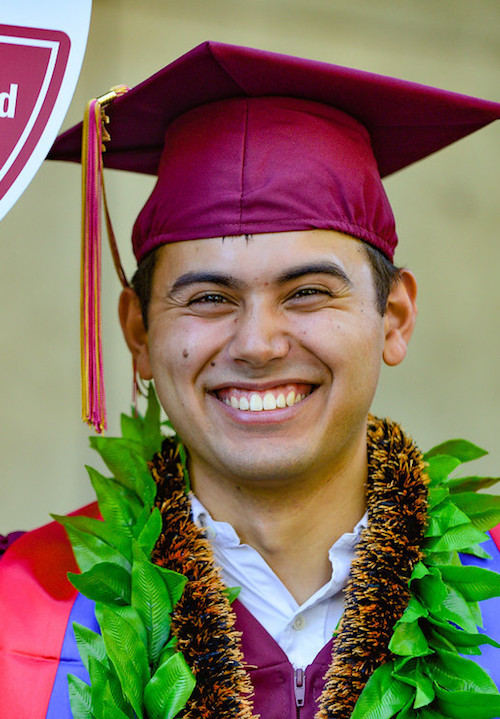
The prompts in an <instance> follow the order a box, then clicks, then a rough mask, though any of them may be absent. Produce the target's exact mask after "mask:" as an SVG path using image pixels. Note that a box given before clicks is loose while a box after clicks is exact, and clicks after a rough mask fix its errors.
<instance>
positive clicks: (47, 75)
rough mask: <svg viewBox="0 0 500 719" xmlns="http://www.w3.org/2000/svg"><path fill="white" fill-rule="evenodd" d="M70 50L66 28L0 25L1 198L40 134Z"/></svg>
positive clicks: (57, 91) (22, 165)
mask: <svg viewBox="0 0 500 719" xmlns="http://www.w3.org/2000/svg"><path fill="white" fill-rule="evenodd" d="M69 50H70V39H69V37H68V36H67V35H66V33H64V32H61V31H57V30H42V29H39V28H25V27H14V26H10V25H0V201H1V199H2V198H3V197H4V195H5V193H6V192H7V191H8V190H9V188H10V187H12V185H13V183H14V182H15V181H16V179H17V178H18V177H19V174H20V173H21V171H22V169H23V167H24V166H25V165H26V163H27V161H28V160H29V158H30V157H31V155H32V153H33V152H34V150H35V148H36V146H37V144H38V141H39V140H40V138H41V136H42V133H43V131H44V128H45V126H46V125H47V122H48V120H49V118H50V115H51V112H52V109H53V107H54V104H55V102H56V100H57V97H58V94H59V90H60V88H61V83H62V80H63V78H64V73H65V70H66V64H67V61H68V55H69Z"/></svg>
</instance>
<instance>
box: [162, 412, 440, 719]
mask: <svg viewBox="0 0 500 719" xmlns="http://www.w3.org/2000/svg"><path fill="white" fill-rule="evenodd" d="M151 471H152V474H153V477H154V479H155V481H156V483H157V485H158V494H157V506H158V507H159V508H160V510H161V512H162V516H163V530H162V534H161V535H160V538H159V540H158V543H157V545H156V548H155V550H154V553H153V557H152V559H153V561H154V562H155V563H156V564H158V565H160V566H164V567H168V569H172V570H174V571H177V572H180V573H181V574H184V575H185V576H186V577H187V579H188V583H187V585H186V589H185V591H184V594H183V597H182V599H181V600H180V601H179V603H178V604H177V606H176V608H175V611H174V614H173V617H172V631H173V633H174V634H175V636H176V637H177V639H178V648H179V650H180V651H182V653H183V655H184V657H185V659H186V661H187V663H188V664H189V666H190V667H191V669H192V671H193V673H194V675H195V677H196V688H195V689H194V691H193V694H192V695H191V697H190V699H189V701H188V703H187V705H186V707H185V709H184V712H183V714H182V717H183V719H252V717H253V714H252V706H251V700H250V696H251V693H252V687H251V682H250V678H249V676H248V674H247V673H246V671H245V667H244V659H243V655H242V652H241V649H240V642H239V634H238V632H236V631H235V629H234V624H235V620H236V617H235V615H234V612H233V611H232V609H231V607H230V604H229V601H228V599H227V596H226V594H225V593H224V584H223V583H222V580H221V578H220V575H219V571H218V569H217V568H216V567H215V564H214V561H213V557H212V552H211V549H210V544H209V542H208V541H207V540H206V539H205V538H204V537H203V535H202V533H201V531H200V530H199V529H198V528H197V527H196V526H195V525H194V523H193V521H192V519H191V509H190V502H189V498H188V497H187V495H186V493H185V489H184V479H183V472H182V466H181V463H180V459H179V456H178V451H177V448H176V445H175V444H174V443H173V442H172V440H166V441H165V443H164V446H163V450H162V453H161V455H157V456H156V457H155V459H154V460H153V462H152V464H151ZM367 506H368V527H367V528H366V529H365V530H364V531H363V534H362V536H361V540H360V542H359V543H358V546H357V548H356V556H355V559H354V561H353V564H352V567H351V575H350V578H349V581H348V584H347V588H346V591H345V597H346V603H345V610H344V614H343V616H342V620H341V623H340V626H339V629H338V632H337V634H336V636H335V640H334V645H333V658H332V663H331V665H330V668H329V670H328V672H327V674H326V677H325V679H326V683H325V687H324V690H323V693H322V695H321V697H320V709H319V712H318V714H317V715H316V716H317V719H349V717H350V716H351V714H352V711H353V709H354V705H355V704H356V701H357V699H358V697H359V695H360V694H361V692H362V690H363V687H364V686H365V684H366V682H367V681H368V679H369V677H370V676H371V674H372V673H373V672H374V670H375V669H376V668H377V667H378V666H380V665H381V664H384V663H385V662H387V661H389V660H390V659H391V653H390V651H389V649H388V644H389V641H390V639H391V636H392V633H393V629H394V624H395V623H396V621H397V620H398V619H399V618H400V617H401V615H402V614H403V612H404V610H405V609H406V607H407V605H408V601H409V598H410V593H409V589H408V581H409V578H410V575H411V572H412V569H413V567H414V566H415V564H416V563H417V562H418V561H419V560H420V559H421V556H422V553H421V550H420V546H421V544H422V540H423V536H424V532H425V528H426V523H427V479H426V477H425V474H424V463H423V460H422V455H421V453H420V451H419V450H418V449H417V448H416V447H415V445H414V444H413V443H412V441H411V440H410V439H409V438H408V437H407V436H405V434H404V433H403V432H402V430H401V428H400V427H399V426H398V425H397V424H395V423H392V422H389V421H387V420H378V419H375V418H373V417H370V421H369V425H368V484H367Z"/></svg>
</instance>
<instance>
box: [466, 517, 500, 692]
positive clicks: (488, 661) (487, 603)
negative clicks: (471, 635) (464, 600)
mask: <svg viewBox="0 0 500 719" xmlns="http://www.w3.org/2000/svg"><path fill="white" fill-rule="evenodd" d="M489 534H490V539H489V540H488V541H487V542H485V543H484V544H482V545H481V546H482V547H483V549H485V550H486V552H487V553H488V554H489V557H488V558H484V559H482V558H479V557H475V556H473V555H471V554H462V555H461V560H462V564H463V565H464V566H474V567H482V568H483V569H488V570H490V571H492V572H495V573H497V574H500V525H498V526H497V527H495V528H494V529H492V530H490V532H489ZM480 605H481V614H482V618H483V625H482V628H481V629H480V631H482V632H484V633H486V634H488V636H490V637H491V638H492V639H494V640H495V641H496V642H498V643H500V596H493V597H491V599H486V600H484V601H482V602H481V603H480ZM498 654H499V650H498V649H497V648H496V647H494V646H491V645H489V644H484V645H482V646H481V654H480V655H478V656H474V657H469V658H471V659H474V660H475V661H476V662H477V663H478V664H479V665H480V666H482V667H483V669H486V671H487V672H488V674H489V675H490V676H491V678H492V679H493V680H494V681H495V683H496V685H497V687H498V688H499V689H500V662H499V657H498Z"/></svg>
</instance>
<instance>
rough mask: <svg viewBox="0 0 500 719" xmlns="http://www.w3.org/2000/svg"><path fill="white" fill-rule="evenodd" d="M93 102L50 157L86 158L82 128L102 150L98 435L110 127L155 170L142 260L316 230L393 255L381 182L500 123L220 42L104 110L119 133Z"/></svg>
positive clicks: (93, 331) (113, 153)
mask: <svg viewBox="0 0 500 719" xmlns="http://www.w3.org/2000/svg"><path fill="white" fill-rule="evenodd" d="M120 92H121V91H120ZM93 103H94V104H93V105H92V103H91V104H90V105H89V107H90V106H92V112H91V113H89V111H88V112H87V116H86V117H87V120H86V123H85V126H84V128H83V130H82V125H78V126H76V127H74V128H72V129H70V130H68V131H67V132H65V133H64V134H63V135H61V136H60V137H59V138H58V139H57V140H56V142H55V144H54V146H53V148H52V150H51V152H50V154H49V158H51V159H56V160H69V161H75V162H77V161H80V157H81V145H82V136H83V138H84V143H83V144H84V147H85V146H87V145H88V147H89V148H90V147H92V148H93V149H91V151H89V152H88V153H84V156H85V158H86V160H85V164H86V166H87V171H86V174H85V177H86V183H87V184H86V188H87V189H86V194H84V197H87V206H88V207H89V208H90V210H89V212H88V213H87V212H85V213H84V251H83V257H84V267H83V272H82V277H83V287H84V289H83V294H82V308H83V311H82V318H83V319H82V326H83V331H82V337H83V340H84V350H83V353H82V372H83V375H84V376H87V380H84V382H83V385H82V386H83V388H84V398H83V399H84V405H85V406H86V405H87V404H89V402H88V397H90V398H91V400H90V405H91V407H90V409H86V410H85V411H84V415H85V416H86V417H87V419H88V421H89V422H91V423H93V424H94V425H95V426H96V428H97V429H98V431H99V429H100V428H102V427H103V426H105V419H103V416H104V411H103V407H102V406H100V408H99V407H98V406H99V405H103V384H102V381H103V380H102V367H101V358H100V339H99V336H100V329H99V328H100V322H99V319H98V318H99V303H100V290H99V283H98V280H97V279H96V278H97V277H98V275H99V257H100V254H99V250H98V249H97V248H98V246H99V229H98V228H99V211H98V210H96V207H98V203H97V202H96V195H99V191H100V190H99V189H97V192H96V187H97V188H98V187H99V186H100V179H98V178H99V176H100V167H101V158H100V146H101V139H102V137H103V136H104V139H105V144H106V152H105V153H104V154H103V156H102V162H103V163H104V166H105V167H110V168H117V169H122V170H130V171H133V172H142V173H148V174H153V175H156V174H158V182H157V184H156V187H155V189H154V190H153V192H152V194H151V196H150V197H149V199H148V201H147V202H146V204H145V206H144V208H143V209H142V211H141V213H140V215H139V217H138V219H137V221H136V223H135V226H134V231H133V237H132V239H133V245H134V252H135V255H136V257H137V260H138V261H140V260H141V259H142V258H143V257H145V255H146V254H147V253H148V252H150V251H151V250H153V249H154V248H155V247H158V246H160V245H162V244H165V243H167V242H176V241H185V240H190V239H202V238H208V237H220V236H228V235H242V234H253V233H260V232H266V233H273V232H283V231H290V230H308V229H314V228H323V229H333V230H338V231H340V232H343V233H345V234H348V235H351V236H353V237H356V238H358V239H361V240H363V241H365V242H368V243H369V244H371V245H372V246H374V247H376V248H377V249H379V250H380V251H381V252H382V253H384V254H385V255H386V256H387V257H388V258H389V259H391V260H392V256H393V253H394V248H395V246H396V244H397V236H396V229H395V222H394V218H393V215H392V210H391V207H390V205H389V202H388V199H387V197H386V194H385V191H384V188H383V185H382V182H381V178H382V177H385V176H387V175H389V174H391V173H393V172H396V171H397V170H399V169H401V168H404V167H406V166H407V165H410V164H412V163H413V162H416V161H418V160H420V159H422V158H424V157H426V156H427V155H430V154H431V153H433V152H436V151H437V150H439V149H441V148H443V147H445V146H447V145H449V144H450V143H452V142H455V141H456V140H458V139H460V138H462V137H464V136H466V135H468V134H470V133H471V132H474V131H475V130H477V129H479V128H481V127H483V126H484V125H487V124H488V123H490V122H492V121H493V120H495V119H497V118H500V104H498V103H494V102H490V101H486V100H479V99H476V98H472V97H467V96H465V95H459V94H457V93H452V92H446V91H444V90H439V89H435V88H430V87H426V86H423V85H418V84H416V83H411V82H406V81H403V80H396V79H393V78H388V77H383V76H380V75H375V74H372V73H368V72H363V71H360V70H352V69H348V68H344V67H339V66H336V65H330V64H326V63H321V62H315V61H312V60H303V59H300V58H295V57H290V56H285V55H279V54H276V53H270V52H266V51H262V50H252V49H249V48H241V47H235V46H231V45H223V44H220V43H214V42H207V43H204V44H202V45H200V46H198V47H196V48H194V50H192V51H191V52H188V53H187V54H186V55H184V56H182V57H181V58H179V59H178V60H176V61H175V62H173V63H171V64H170V65H168V66H167V67H165V68H164V69H162V70H160V71H159V72H158V73H156V74H155V75H153V76H152V77H150V78H149V79H147V80H145V81H144V82H143V83H141V84H140V85H138V86H137V87H135V88H133V89H132V90H130V91H128V92H127V93H126V94H119V96H118V97H116V98H115V99H114V100H113V101H112V103H111V104H110V105H109V106H107V107H106V114H107V115H108V116H109V124H108V129H109V133H110V135H111V138H110V139H108V138H107V136H106V133H105V132H104V131H103V128H102V115H101V105H100V103H99V101H93ZM92 123H93V124H92ZM89 128H93V129H91V131H90V132H89ZM96 148H97V149H96ZM89 168H90V169H89ZM89 237H90V240H88V238H89ZM101 400H102V402H101ZM96 408H97V409H96Z"/></svg>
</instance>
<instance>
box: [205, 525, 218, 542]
mask: <svg viewBox="0 0 500 719" xmlns="http://www.w3.org/2000/svg"><path fill="white" fill-rule="evenodd" d="M203 534H204V535H205V537H206V538H207V539H208V540H210V539H215V537H216V536H217V530H216V529H215V527H210V526H209V527H205V529H204V530H203Z"/></svg>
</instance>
